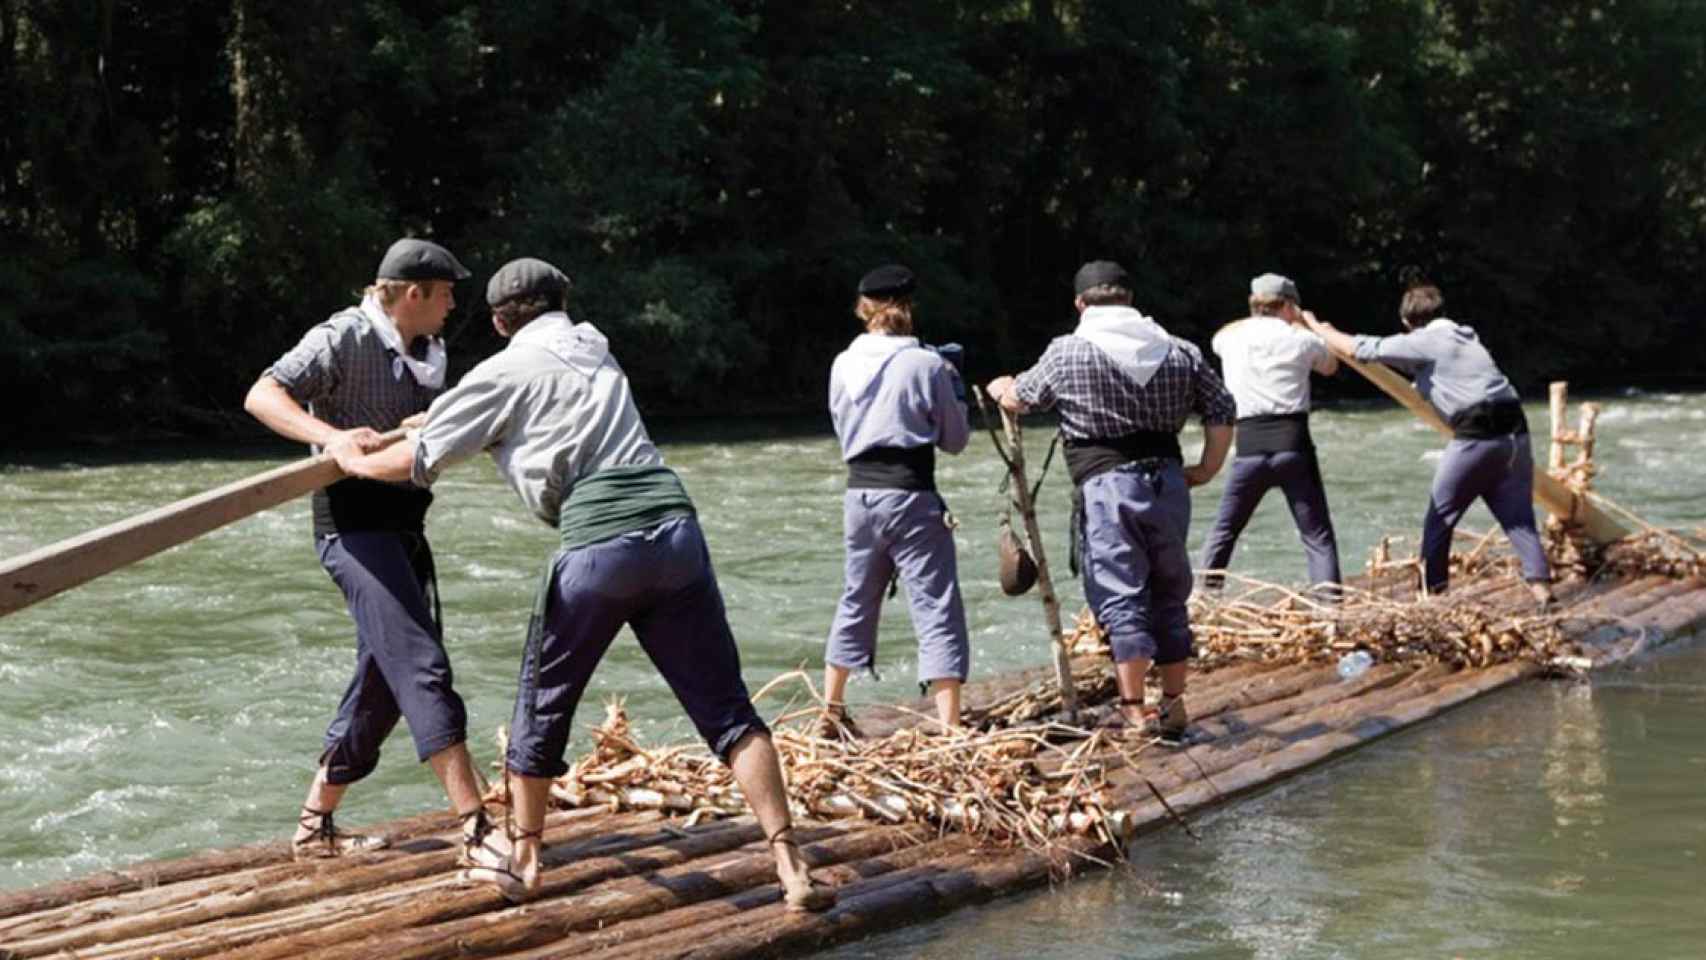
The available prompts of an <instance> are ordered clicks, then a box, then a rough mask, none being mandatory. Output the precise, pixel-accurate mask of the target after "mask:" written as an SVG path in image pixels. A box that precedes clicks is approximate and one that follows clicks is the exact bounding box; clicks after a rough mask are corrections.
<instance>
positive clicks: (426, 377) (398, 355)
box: [361, 295, 450, 390]
mask: <svg viewBox="0 0 1706 960" xmlns="http://www.w3.org/2000/svg"><path fill="white" fill-rule="evenodd" d="M361 315H362V316H364V317H366V318H367V322H368V323H371V324H373V331H374V332H375V333H377V334H379V339H380V341H381V342H383V343H384V344H385V346H387V347H389V348H390V350H391V354H392V356H391V376H393V377H395V378H397V379H398V380H401V379H403V371H404V370H407V371H409V373H410V374H411V375H413V376H414V378H415V382H416V383H418V384H420V385H421V386H423V387H426V388H427V389H429V390H438V389H440V388H442V387H443V386H444V371H445V368H446V367H448V366H449V365H450V364H449V359H448V357H446V355H445V352H444V341H443V340H441V339H439V338H438V337H428V338H427V355H426V359H425V360H416V359H415V358H414V357H412V356H409V350H408V346H407V345H406V344H404V343H403V335H402V334H401V333H399V332H398V331H397V321H395V320H392V319H391V315H390V314H388V313H386V312H385V308H383V307H381V306H380V305H379V299H378V298H377V297H374V296H371V295H369V296H365V297H362V298H361Z"/></svg>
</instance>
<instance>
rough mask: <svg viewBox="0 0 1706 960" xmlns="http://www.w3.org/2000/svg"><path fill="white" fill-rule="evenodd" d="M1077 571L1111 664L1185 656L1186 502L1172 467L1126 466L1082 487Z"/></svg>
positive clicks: (1180, 473) (1187, 584) (1167, 660)
mask: <svg viewBox="0 0 1706 960" xmlns="http://www.w3.org/2000/svg"><path fill="white" fill-rule="evenodd" d="M1080 490H1081V492H1082V493H1083V496H1084V519H1083V524H1084V526H1083V529H1082V531H1081V534H1080V537H1079V543H1080V544H1081V545H1082V546H1081V547H1080V550H1079V552H1080V563H1079V568H1080V570H1081V571H1082V573H1083V578H1084V599H1085V600H1087V601H1089V604H1090V609H1091V610H1092V611H1093V612H1094V613H1095V614H1096V622H1097V623H1099V624H1101V625H1102V629H1103V630H1106V631H1107V632H1108V646H1110V647H1112V648H1113V654H1114V662H1115V663H1125V662H1127V661H1130V660H1138V659H1143V660H1153V661H1155V662H1156V663H1163V664H1165V663H1178V662H1180V661H1182V660H1184V659H1186V658H1188V657H1189V656H1190V655H1191V620H1190V615H1189V613H1188V612H1187V611H1186V609H1185V601H1187V600H1189V599H1190V596H1191V557H1190V554H1189V553H1188V552H1186V550H1185V535H1186V534H1187V533H1188V532H1189V531H1190V526H1191V494H1190V491H1189V489H1187V487H1186V485H1185V473H1184V470H1183V468H1181V467H1180V465H1179V464H1178V462H1177V461H1170V462H1168V463H1167V464H1166V465H1165V466H1159V467H1154V466H1140V465H1138V464H1135V463H1134V464H1127V465H1126V466H1123V467H1116V468H1115V469H1113V470H1109V471H1107V472H1106V473H1100V474H1097V475H1096V476H1093V477H1091V478H1090V479H1088V480H1086V481H1084V485H1083V486H1082V487H1081V488H1080Z"/></svg>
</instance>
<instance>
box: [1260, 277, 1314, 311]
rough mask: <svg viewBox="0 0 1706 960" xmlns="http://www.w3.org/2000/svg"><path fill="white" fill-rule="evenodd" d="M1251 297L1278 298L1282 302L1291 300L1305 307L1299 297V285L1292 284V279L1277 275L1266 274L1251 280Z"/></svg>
mask: <svg viewBox="0 0 1706 960" xmlns="http://www.w3.org/2000/svg"><path fill="white" fill-rule="evenodd" d="M1250 296H1252V297H1278V298H1280V299H1282V300H1290V301H1291V302H1292V303H1295V304H1297V305H1298V306H1300V307H1301V306H1303V298H1302V297H1300V296H1298V295H1297V284H1295V283H1292V282H1291V280H1290V278H1288V277H1282V276H1280V275H1279V274H1277V273H1264V274H1262V275H1261V276H1259V277H1257V278H1256V279H1254V280H1251V281H1250Z"/></svg>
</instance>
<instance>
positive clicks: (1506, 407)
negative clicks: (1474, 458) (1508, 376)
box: [1451, 400, 1528, 440]
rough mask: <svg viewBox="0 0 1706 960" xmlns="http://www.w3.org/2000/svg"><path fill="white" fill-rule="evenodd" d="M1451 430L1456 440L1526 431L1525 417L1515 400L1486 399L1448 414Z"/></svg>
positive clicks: (1520, 406) (1477, 438) (1487, 438)
mask: <svg viewBox="0 0 1706 960" xmlns="http://www.w3.org/2000/svg"><path fill="white" fill-rule="evenodd" d="M1451 432H1452V435H1453V436H1455V437H1456V438H1457V439H1459V440H1493V439H1496V438H1498V437H1506V436H1510V435H1511V434H1513V433H1519V434H1520V433H1527V432H1528V418H1527V417H1525V416H1523V413H1522V404H1521V403H1518V402H1517V401H1515V400H1486V401H1483V402H1481V403H1477V404H1475V405H1474V406H1469V407H1464V408H1463V409H1462V410H1459V411H1457V412H1456V413H1454V414H1452V415H1451Z"/></svg>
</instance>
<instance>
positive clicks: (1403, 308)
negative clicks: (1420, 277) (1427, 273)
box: [1398, 283, 1445, 327]
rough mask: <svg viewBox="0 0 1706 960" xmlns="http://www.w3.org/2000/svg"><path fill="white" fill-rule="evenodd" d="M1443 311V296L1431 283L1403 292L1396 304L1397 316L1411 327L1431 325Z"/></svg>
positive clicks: (1419, 284) (1418, 285)
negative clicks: (1401, 297)
mask: <svg viewBox="0 0 1706 960" xmlns="http://www.w3.org/2000/svg"><path fill="white" fill-rule="evenodd" d="M1443 309H1445V294H1443V293H1440V292H1439V288H1438V287H1436V286H1434V285H1433V284H1431V283H1418V284H1416V285H1415V286H1413V287H1411V288H1410V289H1408V290H1405V291H1404V299H1403V300H1401V301H1399V303H1398V316H1400V317H1402V318H1403V319H1404V322H1405V323H1407V324H1409V325H1410V326H1412V327H1419V326H1423V325H1425V324H1428V323H1431V322H1432V321H1433V319H1434V318H1435V317H1437V316H1439V312H1440V311H1441V310H1443Z"/></svg>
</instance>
